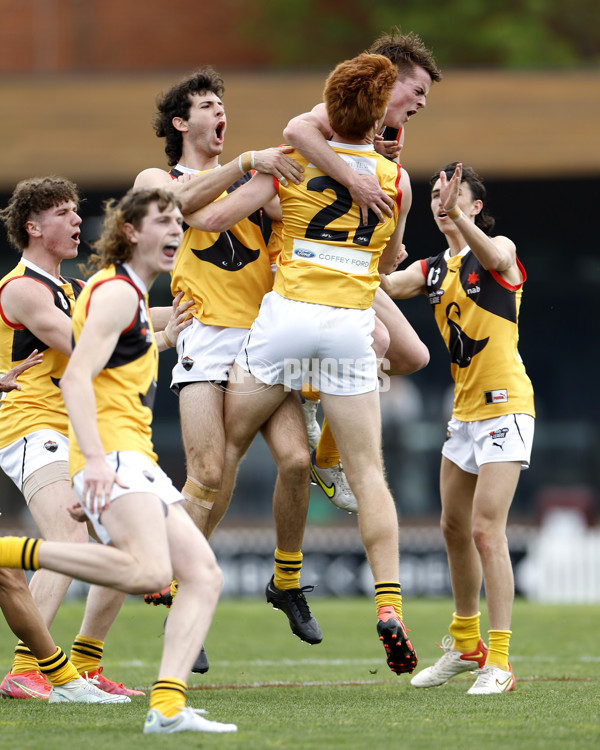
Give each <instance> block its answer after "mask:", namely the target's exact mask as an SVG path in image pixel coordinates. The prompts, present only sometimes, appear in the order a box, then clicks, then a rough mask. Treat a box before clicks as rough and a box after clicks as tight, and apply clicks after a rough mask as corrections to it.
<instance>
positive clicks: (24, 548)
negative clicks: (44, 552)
mask: <svg viewBox="0 0 600 750" xmlns="http://www.w3.org/2000/svg"><path fill="white" fill-rule="evenodd" d="M42 541H43V540H42V539H32V538H31V537H27V536H3V537H0V568H21V569H22V570H37V569H38V568H39V567H40V566H39V563H38V552H39V546H40V544H41V542H42Z"/></svg>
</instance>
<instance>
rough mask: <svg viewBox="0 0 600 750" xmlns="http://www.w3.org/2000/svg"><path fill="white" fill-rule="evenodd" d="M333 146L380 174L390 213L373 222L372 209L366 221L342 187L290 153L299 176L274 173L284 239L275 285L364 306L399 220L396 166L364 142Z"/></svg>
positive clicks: (304, 298)
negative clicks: (284, 179)
mask: <svg viewBox="0 0 600 750" xmlns="http://www.w3.org/2000/svg"><path fill="white" fill-rule="evenodd" d="M330 145H331V146H332V148H333V149H334V151H336V152H337V153H338V154H339V155H340V156H341V157H342V159H344V161H345V162H346V163H347V164H349V165H350V167H352V168H353V169H354V170H355V171H357V172H359V173H362V174H372V175H375V176H376V177H377V179H378V180H379V184H380V185H381V187H382V189H383V190H384V191H385V192H386V193H387V194H388V195H389V196H391V198H392V200H393V203H394V211H393V216H392V217H386V219H385V221H384V222H382V223H378V220H377V217H376V216H375V214H374V213H373V212H372V211H369V219H368V222H367V224H363V223H362V221H361V216H360V209H359V207H358V205H357V204H355V203H353V202H352V198H351V197H350V193H349V191H348V190H347V188H345V187H344V186H343V185H340V183H339V182H336V181H335V180H333V179H332V178H331V177H328V176H327V175H325V174H324V173H323V172H321V170H319V169H317V167H315V166H314V165H313V164H311V163H309V162H308V160H307V159H305V158H304V157H303V156H302V155H301V154H299V153H298V152H295V153H292V154H291V156H292V158H294V159H295V160H296V161H297V162H298V163H299V164H301V165H302V166H303V167H304V181H303V182H301V183H300V184H299V185H295V184H294V183H292V182H290V183H289V184H288V185H287V187H284V186H283V185H280V184H279V183H278V182H276V181H275V180H274V182H275V184H276V186H277V189H278V191H279V198H280V201H281V208H282V211H283V245H282V251H281V254H280V256H279V259H278V261H277V273H276V275H275V283H274V286H273V288H274V290H275V291H276V292H277V293H278V294H280V295H281V296H282V297H286V298H288V299H293V300H298V301H300V302H312V303H315V304H320V305H330V306H332V307H351V308H356V309H361V310H365V309H367V308H368V307H370V306H371V303H372V302H373V297H374V296H375V291H376V290H377V287H378V286H379V272H378V270H377V265H378V262H379V256H380V255H381V252H382V251H383V249H384V247H385V245H386V244H387V242H388V240H389V238H390V237H391V235H392V233H393V231H394V229H395V228H396V224H397V221H398V214H399V209H400V202H401V198H402V193H401V191H400V189H399V182H400V174H401V172H400V166H399V165H398V164H395V163H393V162H390V161H388V160H387V159H385V158H384V157H383V156H380V155H379V154H377V153H376V152H375V151H374V150H373V148H372V147H371V146H369V145H365V146H360V145H357V146H351V145H344V144H339V143H333V142H331V143H330Z"/></svg>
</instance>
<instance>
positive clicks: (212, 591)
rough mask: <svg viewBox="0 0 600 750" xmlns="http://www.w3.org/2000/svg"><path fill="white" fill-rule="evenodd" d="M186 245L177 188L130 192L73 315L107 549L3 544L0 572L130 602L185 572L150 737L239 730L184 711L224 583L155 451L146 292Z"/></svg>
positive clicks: (75, 392)
mask: <svg viewBox="0 0 600 750" xmlns="http://www.w3.org/2000/svg"><path fill="white" fill-rule="evenodd" d="M182 237H183V230H182V215H181V211H180V209H179V205H178V202H177V200H176V198H174V196H173V195H172V194H171V193H170V192H167V191H164V190H159V189H155V190H138V191H130V192H129V193H127V195H125V196H124V197H123V198H122V199H121V201H120V202H119V203H118V204H114V203H113V204H111V205H109V206H107V209H106V216H105V229H104V232H103V234H102V235H101V237H100V239H99V240H98V241H97V242H96V243H95V245H94V248H95V250H96V253H95V255H93V256H91V258H90V261H91V262H92V263H93V264H95V266H96V268H98V269H99V270H98V271H97V273H96V274H94V276H92V277H91V278H90V279H89V281H88V283H87V285H86V287H85V289H84V290H83V291H82V292H81V294H80V297H79V300H78V303H77V305H76V307H75V311H74V314H73V338H74V340H75V347H74V349H73V353H72V354H71V358H70V360H69V363H68V365H67V368H66V370H65V374H64V375H63V377H62V380H61V389H62V393H63V396H64V400H65V404H66V406H67V411H68V414H69V419H70V424H71V430H72V436H71V440H70V470H71V473H72V478H73V484H74V487H75V490H76V492H77V496H78V498H79V501H80V503H81V505H82V507H83V508H84V510H85V512H86V514H87V516H88V518H89V519H90V521H91V522H92V523H93V525H94V528H95V531H96V533H97V535H98V538H99V539H100V540H101V541H102V542H104V544H103V545H93V544H70V543H64V542H47V541H44V540H40V539H37V540H32V539H21V538H17V537H3V538H0V565H3V566H6V567H24V568H28V569H37V568H47V569H50V570H55V571H57V572H61V573H65V574H67V575H74V576H77V577H79V578H81V579H82V580H87V581H89V582H91V583H96V584H99V585H103V586H111V587H114V588H116V589H118V590H120V591H123V592H127V593H131V594H141V593H143V592H144V591H149V590H153V589H155V588H161V587H162V586H164V585H166V584H167V582H168V581H169V580H170V579H171V577H172V576H173V575H175V576H176V577H177V581H178V583H179V590H178V595H177V598H176V600H175V602H174V603H173V606H172V608H171V612H170V614H169V618H168V620H167V624H166V628H165V636H164V645H163V656H162V660H161V664H160V668H159V675H158V680H157V681H156V682H155V683H154V685H153V686H152V691H151V694H150V710H149V712H148V716H147V719H146V724H145V727H144V732H145V733H163V734H169V733H172V732H181V731H186V730H189V731H197V732H233V731H236V726H235V725H234V724H220V723H219V722H214V721H209V720H207V719H206V718H204V717H203V716H202V715H201V713H202V712H200V711H196V710H194V709H191V708H188V707H186V705H185V702H186V680H187V677H188V675H189V672H190V668H191V666H192V663H193V660H194V657H195V655H196V654H197V653H198V651H199V649H200V644H201V643H202V641H203V640H204V637H205V636H206V633H207V631H208V627H209V625H210V621H211V619H212V615H213V612H214V609H215V607H216V604H217V600H218V597H219V593H220V590H221V585H222V575H221V572H220V570H219V568H218V566H217V562H216V560H215V557H214V554H213V553H212V551H211V549H210V547H209V545H208V543H207V541H206V539H205V538H204V537H203V536H202V534H201V533H200V532H199V531H198V529H197V528H196V526H195V525H194V523H193V522H192V520H191V519H190V517H189V516H188V514H187V513H186V512H185V510H184V509H183V505H182V501H183V498H182V496H181V494H180V493H179V492H178V491H177V490H176V489H175V487H174V486H173V485H172V483H171V481H170V479H169V478H168V477H167V476H166V475H165V474H164V472H162V471H161V469H160V467H159V466H158V465H157V463H156V455H155V453H154V449H153V446H152V431H151V421H152V401H153V396H154V392H155V389H156V376H157V372H158V357H157V346H156V341H155V338H154V332H153V329H152V323H151V321H150V317H149V312H148V290H149V288H150V286H151V285H152V283H153V281H154V280H155V278H156V277H157V276H158V275H159V274H160V273H162V272H164V273H169V272H170V271H171V270H172V269H173V265H174V263H175V257H176V254H177V249H178V247H179V245H180V243H181V240H182ZM140 519H143V523H140ZM109 543H110V544H111V546H108V545H109Z"/></svg>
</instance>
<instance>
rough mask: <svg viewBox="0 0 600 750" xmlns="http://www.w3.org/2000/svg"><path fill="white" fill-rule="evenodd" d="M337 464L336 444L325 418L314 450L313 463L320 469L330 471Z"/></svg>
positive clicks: (338, 458)
mask: <svg viewBox="0 0 600 750" xmlns="http://www.w3.org/2000/svg"><path fill="white" fill-rule="evenodd" d="M339 462H340V454H339V451H338V449H337V443H336V442H335V438H334V437H333V432H332V431H331V427H330V426H329V422H328V421H327V417H325V419H324V420H323V427H322V428H321V437H320V438H319V442H318V443H317V448H316V450H315V463H316V464H317V466H319V467H320V468H321V469H331V467H332V466H337V465H338V464H339Z"/></svg>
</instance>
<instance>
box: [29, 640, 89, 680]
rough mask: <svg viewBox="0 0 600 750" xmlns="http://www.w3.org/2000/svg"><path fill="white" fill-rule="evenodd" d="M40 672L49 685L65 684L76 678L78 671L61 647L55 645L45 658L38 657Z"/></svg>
mask: <svg viewBox="0 0 600 750" xmlns="http://www.w3.org/2000/svg"><path fill="white" fill-rule="evenodd" d="M38 664H39V665H40V672H41V673H42V674H43V675H44V676H45V677H46V679H47V680H48V682H49V683H50V684H51V685H65V684H66V683H67V682H71V681H72V680H76V679H77V678H78V677H79V672H78V671H77V670H76V669H75V666H74V665H73V664H71V662H70V661H69V660H68V659H67V656H66V654H65V652H64V651H63V650H62V648H59V647H58V646H57V647H56V651H55V652H54V653H53V654H52V656H49V657H48V658H47V659H40V660H39V662H38Z"/></svg>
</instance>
